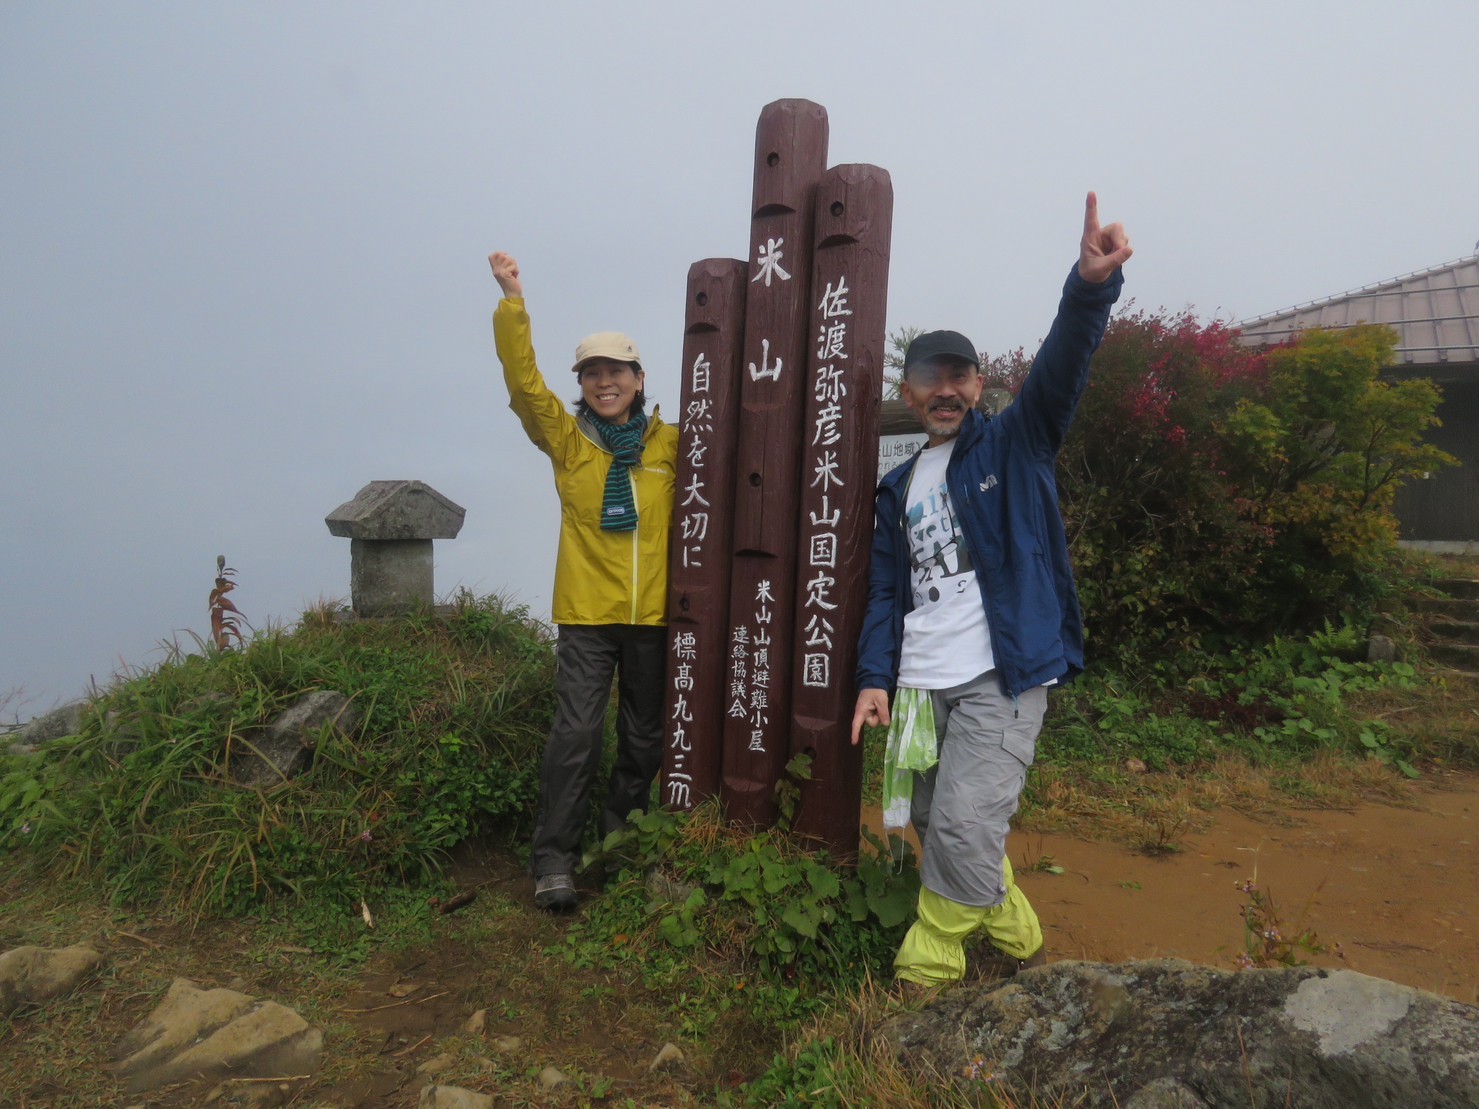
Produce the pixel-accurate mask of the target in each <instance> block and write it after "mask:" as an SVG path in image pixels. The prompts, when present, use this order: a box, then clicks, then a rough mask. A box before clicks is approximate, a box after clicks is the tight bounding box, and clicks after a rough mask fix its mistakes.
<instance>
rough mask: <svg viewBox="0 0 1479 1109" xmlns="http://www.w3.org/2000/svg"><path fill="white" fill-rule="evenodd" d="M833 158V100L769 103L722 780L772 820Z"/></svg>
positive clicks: (727, 790) (785, 724) (753, 266)
mask: <svg viewBox="0 0 1479 1109" xmlns="http://www.w3.org/2000/svg"><path fill="white" fill-rule="evenodd" d="M826 166H827V112H826V109H825V108H823V107H822V106H821V105H820V104H813V103H812V102H811V101H808V100H778V101H776V102H774V103H772V104H767V105H766V106H765V108H764V110H763V111H762V112H761V114H760V122H759V124H758V126H757V128H756V134H755V185H754V192H753V203H752V207H751V221H750V242H751V244H752V247H751V254H750V280H749V296H748V298H747V305H746V310H745V341H744V357H743V361H744V364H745V375H744V378H743V381H742V382H741V393H740V438H739V460H738V472H737V479H736V483H735V496H734V506H735V516H734V570H733V574H732V576H731V578H730V593H729V597H730V605H729V632H728V637H727V640H728V642H727V648H728V651H727V653H728V665H727V680H726V683H725V685H726V690H725V700H726V702H727V704H726V708H725V718H724V756H723V777H722V784H721V789H720V796H721V798H722V799H723V801H724V807H725V811H726V813H727V814H728V816H729V819H730V820H731V821H732V822H734V823H738V824H752V825H757V826H762V825H767V824H770V823H771V822H772V821H773V820H774V818H775V813H776V808H775V799H774V792H773V791H774V784H775V782H776V780H777V779H778V778H779V776H780V772H781V770H782V768H783V767H784V766H785V763H786V759H787V757H788V752H789V747H790V741H789V734H788V733H789V730H790V688H789V687H790V678H791V674H790V666H789V663H788V660H789V658H790V652H791V623H792V621H791V617H792V613H793V606H794V601H795V573H796V511H797V503H798V501H799V495H798V494H799V489H798V488H797V479H798V477H797V475H798V468H799V464H800V456H801V449H800V448H801V444H800V442H799V440H800V435H801V423H802V417H803V399H802V398H803V392H802V390H803V388H804V386H805V378H804V368H805V366H806V357H807V338H808V336H807V333H806V328H807V325H808V323H809V322H810V321H809V319H808V305H809V303H810V298H809V296H808V295H807V291H806V288H805V286H806V284H807V282H808V280H809V279H810V276H811V247H812V222H813V208H812V201H813V196H814V193H815V190H816V184H817V182H818V181H819V180H820V179H821V176H822V173H823V172H824V171H825V169H826Z"/></svg>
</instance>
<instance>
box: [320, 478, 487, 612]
mask: <svg viewBox="0 0 1479 1109" xmlns="http://www.w3.org/2000/svg"><path fill="white" fill-rule="evenodd" d="M466 514H467V510H466V509H464V508H463V507H462V506H461V505H458V504H454V503H453V502H451V501H449V500H448V499H447V498H446V497H444V496H442V495H441V494H440V493H438V492H437V491H436V490H435V489H433V488H432V487H431V486H429V485H427V484H426V483H425V482H422V481H372V482H370V484H368V485H366V486H365V487H364V488H363V489H361V490H360V491H359V492H358V493H356V494H355V497H354V500H352V501H346V502H345V503H344V504H341V505H340V506H339V507H338V508H336V509H334V511H333V512H330V513H329V514H328V515H327V516H325V517H324V523H326V524H327V525H328V526H329V533H330V534H331V535H337V536H340V537H341V538H345V539H348V540H349V541H350V542H349V592H350V598H351V602H352V604H353V606H354V612H355V615H356V616H405V615H407V614H409V613H411V612H414V611H416V610H418V609H422V608H430V607H431V606H432V604H433V603H434V601H435V593H434V591H433V588H432V558H431V541H432V540H433V539H455V538H456V537H457V533H458V532H459V531H461V530H462V519H463V517H464V516H465V515H466Z"/></svg>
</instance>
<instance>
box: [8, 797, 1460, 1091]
mask: <svg viewBox="0 0 1479 1109" xmlns="http://www.w3.org/2000/svg"><path fill="white" fill-rule="evenodd" d="M1176 842H1177V844H1178V847H1179V849H1177V850H1174V851H1171V852H1167V853H1164V854H1160V855H1156V856H1150V855H1146V854H1143V853H1139V852H1136V851H1132V850H1130V849H1128V848H1126V847H1123V846H1118V845H1115V844H1112V843H1105V842H1089V841H1086V840H1082V839H1078V838H1075V837H1072V836H1065V835H1055V834H1040V833H1036V832H1018V833H1014V835H1013V836H1012V838H1011V841H1010V852H1011V857H1012V860H1013V863H1014V864H1015V865H1016V867H1017V872H1018V877H1019V880H1020V882H1021V883H1022V886H1023V888H1024V890H1025V891H1026V892H1027V894H1028V896H1029V897H1030V898H1031V899H1032V902H1033V903H1034V905H1035V906H1036V907H1037V911H1038V913H1039V915H1040V916H1041V918H1042V921H1043V925H1044V931H1045V934H1046V936H1047V942H1048V944H1049V949H1050V955H1051V957H1052V959H1054V960H1060V959H1093V960H1103V961H1110V962H1116V961H1120V960H1125V959H1137V958H1148V957H1159V956H1175V957H1179V958H1184V959H1188V960H1191V961H1194V962H1199V963H1207V964H1212V965H1215V966H1220V967H1225V968H1231V967H1232V966H1233V965H1234V962H1235V959H1236V956H1237V954H1238V953H1239V952H1240V951H1241V950H1242V949H1243V943H1244V926H1243V918H1242V908H1243V906H1244V905H1245V904H1246V903H1247V901H1248V897H1247V894H1246V893H1244V892H1243V891H1241V890H1240V889H1239V888H1238V887H1239V886H1240V885H1241V884H1242V883H1243V882H1244V881H1246V880H1247V879H1250V878H1253V877H1254V876H1255V875H1256V877H1257V881H1258V884H1259V886H1260V887H1261V888H1262V889H1263V890H1264V891H1266V892H1267V893H1269V894H1270V895H1271V896H1272V897H1273V899H1274V902H1275V905H1276V907H1277V917H1278V925H1279V927H1280V928H1281V930H1283V931H1284V933H1285V934H1292V932H1296V931H1299V930H1303V929H1311V930H1313V932H1314V933H1315V934H1316V936H1317V937H1318V939H1319V941H1320V942H1321V943H1322V944H1324V945H1327V946H1328V948H1329V950H1327V951H1326V952H1325V953H1323V954H1319V955H1309V954H1308V953H1303V952H1302V953H1301V955H1302V957H1304V958H1306V959H1307V961H1310V962H1313V963H1315V964H1316V965H1325V966H1344V967H1347V968H1349V969H1352V970H1357V971H1361V972H1363V973H1366V974H1372V975H1377V976H1380V977H1383V978H1388V979H1391V980H1393V981H1397V982H1402V983H1405V984H1408V985H1411V986H1415V987H1419V988H1421V989H1425V990H1430V991H1433V992H1436V993H1440V994H1444V995H1447V996H1449V997H1453V998H1456V999H1458V1000H1460V1001H1463V1002H1466V1003H1470V1004H1475V1003H1479V852H1476V851H1475V850H1474V847H1475V844H1476V842H1479V777H1476V776H1472V775H1453V774H1446V775H1430V776H1429V777H1428V778H1426V779H1424V780H1423V781H1421V782H1417V783H1413V784H1412V785H1411V786H1410V787H1409V788H1408V793H1407V796H1406V798H1405V800H1404V802H1403V803H1402V804H1400V805H1390V804H1375V803H1365V804H1361V805H1359V806H1357V807H1354V808H1351V809H1349V810H1345V811H1341V810H1330V809H1307V810H1285V811H1284V812H1283V813H1282V814H1281V815H1279V816H1277V817H1272V818H1270V817H1260V818H1259V819H1256V820H1255V819H1253V818H1251V817H1249V816H1246V815H1243V814H1241V813H1239V812H1237V811H1234V810H1232V809H1222V810H1218V811H1217V812H1215V813H1214V814H1212V815H1211V817H1210V819H1209V820H1208V821H1207V822H1206V824H1205V826H1204V827H1202V828H1201V829H1200V830H1198V831H1194V832H1188V833H1186V834H1184V835H1179V836H1178V837H1176ZM456 877H457V880H458V883H459V885H461V886H463V887H464V888H477V890H478V898H477V900H476V901H475V902H474V903H473V904H472V905H470V906H468V907H467V908H465V909H462V910H461V911H459V912H457V913H455V914H449V915H442V914H439V913H436V912H435V910H434V909H433V910H428V917H429V920H430V927H431V934H432V936H433V941H432V942H431V943H430V944H421V945H417V946H415V947H413V948H402V949H399V950H393V945H386V948H385V950H384V951H381V950H378V949H377V950H376V951H375V952H374V953H372V955H371V956H370V958H369V961H368V962H367V963H366V964H365V965H364V966H363V967H361V968H360V969H359V970H357V971H355V972H354V973H353V974H350V975H348V976H346V975H344V974H342V973H341V974H338V975H331V974H327V973H324V972H323V971H322V970H320V969H315V968H316V967H317V966H319V965H320V964H317V963H316V961H315V960H314V959H313V958H310V957H309V956H308V953H307V952H306V951H304V950H303V949H302V948H300V947H295V946H294V945H293V944H292V943H291V942H283V943H278V944H275V945H274V944H267V945H265V947H264V945H263V944H262V942H261V937H260V936H255V935H253V927H254V926H253V925H251V924H249V923H242V924H239V925H237V924H233V925H230V926H220V927H211V928H207V929H200V930H197V931H195V932H193V933H192V932H189V931H188V930H186V929H184V928H183V927H181V926H178V925H170V926H166V925H160V926H158V927H157V928H155V927H149V926H148V925H147V923H138V924H135V925H133V926H129V927H124V926H119V925H118V924H117V923H116V921H115V922H113V923H108V918H107V917H106V916H100V917H99V918H98V919H97V920H88V921H84V922H68V921H66V920H46V921H34V920H28V919H19V918H17V917H16V916H14V915H12V916H8V917H4V918H3V919H0V933H3V934H0V942H3V943H4V945H5V946H6V947H9V946H14V945H17V944H19V943H48V942H51V943H56V942H61V941H65V942H75V941H76V940H83V941H91V942H95V943H97V944H98V945H99V946H100V947H101V948H102V949H103V950H105V951H106V952H107V953H108V956H109V958H110V970H109V972H108V975H107V976H106V978H105V980H104V982H103V984H102V987H101V989H99V990H96V991H95V992H94V994H93V995H92V996H90V997H89V998H87V999H83V1000H79V1001H75V1002H73V1003H70V1005H67V1006H63V1007H62V1008H60V1009H58V1010H54V1011H50V1012H41V1013H36V1014H29V1015H25V1016H21V1017H18V1018H15V1019H13V1020H12V1021H10V1022H9V1023H8V1024H4V1025H0V1032H3V1035H0V1105H5V1106H12V1105H13V1106H18V1107H19V1106H24V1107H27V1109H30V1107H32V1106H43V1105H46V1106H72V1105H89V1104H118V1105H140V1106H149V1107H164V1106H179V1105H194V1104H200V1103H201V1099H202V1097H203V1096H204V1091H201V1090H192V1089H186V1088H179V1089H175V1090H170V1091H165V1092H163V1093H162V1094H159V1095H153V1096H147V1097H124V1096H123V1095H122V1093H121V1092H120V1091H118V1090H117V1089H116V1088H110V1087H109V1086H108V1084H107V1080H106V1079H105V1078H104V1079H100V1078H99V1074H100V1073H101V1072H103V1071H104V1069H105V1067H106V1062H107V1058H108V1051H109V1046H108V1045H110V1044H113V1043H116V1042H117V1040H118V1039H119V1038H120V1037H121V1036H122V1035H123V1033H124V1032H125V1031H127V1029H128V1028H130V1027H132V1026H133V1025H134V1024H135V1023H137V1022H138V1021H139V1020H141V1019H142V1018H143V1017H144V1016H145V1015H147V1013H148V1012H149V1011H151V1009H152V1007H153V1005H155V1004H157V1001H158V998H159V996H160V994H161V993H162V991H163V989H164V987H165V986H166V985H167V984H168V981H169V980H170V979H171V978H172V977H174V976H176V975H183V976H186V977H190V978H192V979H194V980H196V981H198V982H200V983H201V984H203V985H211V986H222V985H230V986H232V987H233V988H238V989H242V990H244V991H245V992H248V993H251V994H253V995H256V996H264V997H270V998H272V999H273V1000H277V1001H280V1002H282V1003H284V1004H287V1005H290V1006H294V1007H296V1008H299V1009H300V1011H302V1012H303V1013H304V1015H305V1016H306V1017H307V1018H308V1019H309V1020H310V1021H312V1022H313V1023H315V1024H317V1025H319V1026H320V1027H323V1028H324V1029H325V1031H326V1051H325V1066H324V1070H323V1072H322V1073H321V1074H320V1075H319V1076H317V1077H316V1078H315V1079H312V1080H308V1081H301V1082H297V1083H295V1084H293V1086H292V1087H291V1092H290V1094H289V1096H288V1099H287V1102H286V1103H287V1104H290V1105H303V1106H308V1105H314V1106H330V1105H333V1106H351V1105H358V1106H377V1107H378V1106H385V1107H391V1106H394V1107H405V1106H412V1105H415V1104H416V1101H417V1096H418V1094H419V1091H420V1088H421V1087H422V1086H423V1085H424V1084H426V1082H428V1081H431V1080H433V1079H430V1078H428V1077H427V1076H426V1075H425V1074H423V1073H418V1068H419V1067H422V1066H423V1065H424V1064H426V1063H427V1062H429V1061H432V1060H434V1059H436V1058H437V1057H439V1056H442V1057H444V1058H445V1057H452V1058H454V1059H455V1060H456V1062H455V1063H453V1064H452V1065H451V1066H450V1068H449V1069H448V1070H446V1071H443V1072H441V1073H440V1074H439V1075H438V1076H437V1079H435V1080H441V1081H447V1082H452V1083H455V1084H459V1085H465V1086H471V1087H473V1088H477V1089H481V1090H484V1091H487V1092H497V1093H498V1094H499V1099H500V1100H499V1101H498V1104H500V1105H509V1106H515V1105H544V1104H609V1105H622V1104H632V1105H680V1104H701V1103H706V1102H710V1101H712V1099H713V1091H714V1090H715V1089H716V1088H722V1087H724V1086H726V1085H734V1084H737V1083H739V1082H741V1081H744V1080H745V1079H747V1078H750V1077H753V1076H754V1075H755V1074H757V1073H758V1072H759V1071H760V1070H761V1069H763V1067H764V1066H765V1064H766V1062H767V1059H768V1055H767V1053H766V1050H765V1048H766V1047H767V1046H769V1047H772V1048H773V1045H774V1044H775V1042H776V1039H777V1037H775V1036H774V1035H773V1033H768V1031H767V1029H765V1028H764V1027H762V1026H760V1025H759V1023H758V1018H756V1024H755V1026H753V1027H750V1028H745V1027H744V1026H743V1022H742V1021H741V1024H740V1026H739V1027H736V1026H735V1024H734V1023H732V1022H731V1023H729V1024H727V1025H726V1027H725V1028H724V1030H723V1033H722V1036H723V1042H718V1041H717V1039H715V1040H711V1041H705V1040H704V1039H703V1038H701V1037H694V1036H692V1035H689V1036H688V1037H687V1038H685V1029H684V1028H683V1027H682V1023H681V1020H680V1019H679V1017H678V1016H676V1015H675V1014H674V1008H673V1005H672V998H671V996H664V997H658V996H654V995H651V994H649V993H648V992H647V991H645V989H644V988H643V987H642V986H641V984H640V980H639V976H638V975H636V974H635V973H634V972H625V973H623V972H601V971H597V970H593V969H589V968H581V967H580V966H578V965H571V964H570V963H569V962H568V961H567V960H566V959H565V958H564V957H563V954H562V953H561V951H560V948H559V941H560V939H561V937H562V935H563V932H564V930H565V929H566V928H568V927H569V922H568V921H567V920H564V919H559V918H551V917H549V916H547V915H546V914H543V913H540V912H539V911H537V910H536V909H535V908H534V906H533V896H532V893H533V891H532V888H531V883H530V882H529V879H528V878H527V877H526V876H525V874H524V872H523V871H522V869H521V868H520V867H519V866H518V864H517V863H516V862H515V861H514V859H513V857H512V855H511V854H510V853H509V852H507V851H498V850H493V849H489V850H486V851H483V852H480V853H475V854H472V855H469V856H468V857H466V858H464V859H462V860H461V861H460V863H459V869H458V872H457V875H456ZM7 885H10V884H9V883H7V882H5V880H4V879H3V878H0V886H7ZM10 889H11V891H12V893H14V891H15V887H14V886H13V885H11V886H10ZM0 892H3V891H0ZM587 892H588V893H589V895H591V896H598V895H597V894H595V892H594V891H587ZM79 929H80V930H82V931H83V932H85V933H86V934H83V935H76V934H75V933H76V932H77V931H78V930H79ZM741 986H742V984H740V983H737V989H738V988H741ZM480 1009H481V1010H485V1021H486V1025H485V1027H484V1028H483V1029H482V1031H481V1032H479V1033H477V1034H470V1033H468V1032H467V1031H466V1030H465V1024H466V1022H467V1020H468V1018H469V1017H470V1016H471V1015H472V1014H473V1013H474V1012H475V1011H477V1010H480ZM718 1035H719V1033H715V1036H716V1037H717V1036H718ZM502 1037H518V1038H519V1041H520V1042H519V1044H518V1045H517V1046H516V1047H514V1048H512V1049H511V1050H510V1049H509V1048H508V1042H507V1041H506V1040H504V1041H500V1038H502ZM667 1041H674V1042H677V1043H678V1044H679V1046H680V1047H682V1048H683V1049H684V1050H685V1052H686V1053H687V1054H688V1055H689V1056H690V1063H691V1064H692V1065H691V1066H680V1067H678V1068H677V1069H676V1070H672V1071H667V1072H663V1073H661V1074H656V1075H653V1074H649V1073H648V1070H647V1067H648V1064H649V1063H650V1062H651V1060H652V1059H653V1058H654V1057H655V1056H656V1054H657V1053H658V1051H659V1050H660V1049H661V1048H662V1046H663V1044H664V1043H665V1042H667ZM79 1042H81V1043H85V1044H87V1045H90V1046H86V1047H79V1046H78V1044H79ZM546 1066H556V1067H559V1068H561V1069H562V1070H565V1071H567V1072H568V1073H571V1074H573V1075H575V1076H576V1078H577V1083H576V1085H574V1086H571V1087H566V1088H565V1091H564V1092H563V1093H561V1094H554V1095H551V1094H545V1093H543V1092H542V1091H541V1090H540V1089H539V1086H538V1083H537V1080H536V1075H537V1074H538V1072H539V1071H540V1069H542V1068H544V1067H546ZM100 1098H101V1100H99V1099H100ZM115 1098H117V1099H120V1100H115ZM628 1098H629V1099H631V1100H630V1101H629V1102H628V1101H626V1100H625V1099H628Z"/></svg>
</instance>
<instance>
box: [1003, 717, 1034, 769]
mask: <svg viewBox="0 0 1479 1109" xmlns="http://www.w3.org/2000/svg"><path fill="white" fill-rule="evenodd" d="M1036 733H1037V727H1036V725H1034V724H1033V723H1032V722H1031V721H1027V720H1023V721H1020V722H1015V721H1014V722H1013V726H1012V727H1009V728H1007V729H1006V730H1005V731H1003V732H1002V733H1001V745H1002V747H1003V748H1005V749H1006V752H1007V754H1009V755H1011V756H1012V757H1013V758H1014V759H1016V760H1017V761H1018V762H1020V763H1021V764H1022V765H1023V766H1024V767H1028V766H1031V765H1032V760H1033V759H1034V758H1036V756H1037V735H1036Z"/></svg>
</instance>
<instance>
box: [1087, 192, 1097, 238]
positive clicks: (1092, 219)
mask: <svg viewBox="0 0 1479 1109" xmlns="http://www.w3.org/2000/svg"><path fill="white" fill-rule="evenodd" d="M1098 232H1099V198H1098V197H1097V196H1095V195H1094V190H1093V189H1090V190H1089V195H1088V196H1087V197H1085V198H1084V234H1085V235H1095V234H1098Z"/></svg>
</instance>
